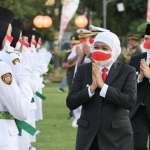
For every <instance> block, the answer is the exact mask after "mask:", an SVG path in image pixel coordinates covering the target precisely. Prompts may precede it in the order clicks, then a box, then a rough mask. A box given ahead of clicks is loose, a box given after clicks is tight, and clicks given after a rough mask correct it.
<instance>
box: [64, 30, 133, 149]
mask: <svg viewBox="0 0 150 150" xmlns="http://www.w3.org/2000/svg"><path fill="white" fill-rule="evenodd" d="M120 52H121V48H120V41H119V39H118V37H117V36H116V35H115V34H114V33H112V32H102V33H99V34H98V35H97V36H96V37H95V40H94V44H93V53H92V57H93V59H94V62H92V63H88V64H84V65H81V66H79V67H78V70H77V73H76V75H75V78H74V80H73V85H72V87H71V91H70V92H69V94H68V97H67V99H66V102H67V106H68V107H69V108H70V109H72V110H73V109H76V108H77V107H79V106H81V105H82V112H81V116H80V118H79V119H78V121H77V124H78V132H77V140H76V150H133V132H132V127H131V124H130V119H129V117H128V113H127V110H129V109H131V108H132V107H133V106H134V105H135V103H136V72H135V69H134V68H133V67H131V66H128V65H125V64H122V63H119V62H117V61H116V60H117V58H118V56H119V54H120Z"/></svg>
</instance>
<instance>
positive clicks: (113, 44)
mask: <svg viewBox="0 0 150 150" xmlns="http://www.w3.org/2000/svg"><path fill="white" fill-rule="evenodd" d="M96 42H103V43H105V44H107V45H108V46H109V47H110V48H111V50H112V53H111V54H112V58H111V64H113V63H114V62H115V61H116V60H117V58H118V56H119V55H120V53H121V47H120V40H119V38H118V37H117V35H116V34H114V33H112V32H101V33H98V34H97V36H96V37H95V39H94V43H93V45H94V44H95V43H96Z"/></svg>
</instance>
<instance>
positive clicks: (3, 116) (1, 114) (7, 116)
mask: <svg viewBox="0 0 150 150" xmlns="http://www.w3.org/2000/svg"><path fill="white" fill-rule="evenodd" d="M0 119H9V120H14V119H15V118H14V117H13V115H11V114H10V113H9V112H5V111H0Z"/></svg>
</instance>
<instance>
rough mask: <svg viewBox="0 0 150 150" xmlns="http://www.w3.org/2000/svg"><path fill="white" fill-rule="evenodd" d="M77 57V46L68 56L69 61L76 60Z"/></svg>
mask: <svg viewBox="0 0 150 150" xmlns="http://www.w3.org/2000/svg"><path fill="white" fill-rule="evenodd" d="M76 55H77V54H76V46H75V47H73V49H72V51H71V53H70V55H69V56H68V59H71V58H74V57H75V56H76Z"/></svg>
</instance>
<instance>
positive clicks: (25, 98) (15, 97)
mask: <svg viewBox="0 0 150 150" xmlns="http://www.w3.org/2000/svg"><path fill="white" fill-rule="evenodd" d="M32 95H33V94H32V90H31V88H30V86H29V84H28V83H26V82H22V83H21V84H20V89H19V87H18V85H17V84H16V81H15V79H14V77H13V75H12V71H11V69H10V67H9V66H8V65H7V64H6V63H4V62H0V102H1V103H2V104H3V105H4V106H5V107H6V108H7V109H8V111H9V112H10V114H12V115H13V116H14V117H15V118H16V119H18V120H26V119H27V116H28V115H29V113H30V102H31V98H32Z"/></svg>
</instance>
